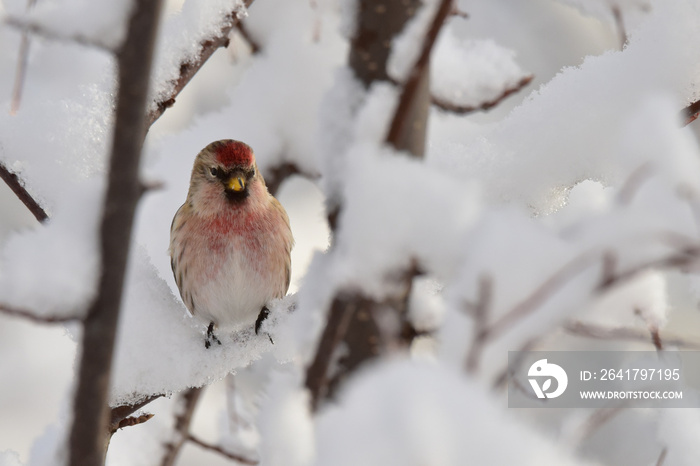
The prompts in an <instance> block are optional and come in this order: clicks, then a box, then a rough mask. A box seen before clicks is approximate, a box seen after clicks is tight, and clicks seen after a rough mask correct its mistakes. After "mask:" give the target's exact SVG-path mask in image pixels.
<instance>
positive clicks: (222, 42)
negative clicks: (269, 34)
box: [146, 0, 254, 127]
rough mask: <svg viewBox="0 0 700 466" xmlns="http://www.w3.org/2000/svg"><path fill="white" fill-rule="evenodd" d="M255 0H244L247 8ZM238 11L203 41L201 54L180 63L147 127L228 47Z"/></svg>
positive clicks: (157, 102)
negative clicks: (198, 73) (206, 65)
mask: <svg viewBox="0 0 700 466" xmlns="http://www.w3.org/2000/svg"><path fill="white" fill-rule="evenodd" d="M253 1H254V0H244V3H245V6H246V8H248V7H250V5H252V3H253ZM237 14H238V11H237V10H236V11H232V12H229V13H228V14H227V15H226V18H225V22H224V25H223V26H222V27H221V29H220V30H219V32H218V33H217V34H216V36H214V37H212V38H211V39H207V40H205V41H203V42H202V43H201V48H200V51H199V54H198V55H197V56H196V57H195V58H194V59H193V60H191V61H184V62H182V63H181V64H180V75H179V76H178V77H177V79H175V80H174V81H173V83H172V84H173V89H172V91H171V92H170V94H168V96H167V97H164V98H162V99H160V100H158V101H156V102H155V109H153V110H151V111H150V112H149V113H148V117H147V119H146V125H147V127H150V126H152V125H153V123H155V122H156V120H158V118H160V117H161V116H162V115H163V113H165V111H166V110H167V109H168V108H170V107H172V106H173V104H174V103H175V98H176V97H177V96H178V95H179V94H180V92H182V90H183V89H184V88H185V86H186V85H187V84H188V83H189V82H190V81H191V80H192V78H193V77H194V75H195V74H197V72H198V71H199V70H200V69H201V68H202V66H204V64H205V63H206V62H207V60H209V57H211V56H212V55H213V54H214V52H216V51H217V50H218V49H219V48H221V47H224V48H226V47H228V44H229V35H230V34H231V31H232V30H233V29H234V28H236V27H237V26H238V24H239V19H238V16H237Z"/></svg>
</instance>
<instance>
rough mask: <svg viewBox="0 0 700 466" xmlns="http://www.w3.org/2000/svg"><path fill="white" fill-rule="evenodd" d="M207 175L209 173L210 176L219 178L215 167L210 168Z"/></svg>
mask: <svg viewBox="0 0 700 466" xmlns="http://www.w3.org/2000/svg"><path fill="white" fill-rule="evenodd" d="M209 173H211V176H219V169H218V168H216V167H211V168H210V169H209Z"/></svg>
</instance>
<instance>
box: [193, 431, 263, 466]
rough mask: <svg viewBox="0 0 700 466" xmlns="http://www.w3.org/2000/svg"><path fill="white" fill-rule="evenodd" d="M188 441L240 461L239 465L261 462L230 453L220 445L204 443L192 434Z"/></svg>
mask: <svg viewBox="0 0 700 466" xmlns="http://www.w3.org/2000/svg"><path fill="white" fill-rule="evenodd" d="M187 440H189V441H190V442H192V443H194V444H196V445H199V446H200V447H202V448H204V449H206V450H209V451H213V452H215V453H218V454H220V455H222V456H225V457H226V458H228V459H230V460H233V461H238V462H239V463H242V464H250V465H256V464H258V463H259V461H257V460H252V459H250V458H246V457H245V456H241V455H237V454H235V453H231V452H229V451H226V450H224V449H223V448H221V447H220V446H218V445H212V444H210V443H207V442H204V441H202V440H200V439H198V438H197V437H195V436H193V435H192V434H190V435H188V436H187Z"/></svg>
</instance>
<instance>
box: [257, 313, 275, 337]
mask: <svg viewBox="0 0 700 466" xmlns="http://www.w3.org/2000/svg"><path fill="white" fill-rule="evenodd" d="M269 315H270V310H269V309H268V308H267V306H263V308H262V309H260V314H258V318H257V319H256V320H255V334H256V335H259V334H260V328H261V327H262V324H263V322H265V319H267V318H268V316H269ZM267 338H269V339H270V343H272V344H273V345H274V344H275V342H274V341H273V340H272V336H270V334H269V333H268V334H267Z"/></svg>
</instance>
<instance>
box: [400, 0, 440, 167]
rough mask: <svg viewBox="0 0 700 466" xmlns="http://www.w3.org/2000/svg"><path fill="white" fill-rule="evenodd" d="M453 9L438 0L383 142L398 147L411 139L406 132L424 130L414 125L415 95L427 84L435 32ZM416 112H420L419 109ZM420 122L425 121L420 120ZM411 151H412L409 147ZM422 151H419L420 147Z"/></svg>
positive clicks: (427, 86)
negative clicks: (438, 3) (437, 5)
mask: <svg viewBox="0 0 700 466" xmlns="http://www.w3.org/2000/svg"><path fill="white" fill-rule="evenodd" d="M451 11H452V0H441V2H440V5H439V7H438V10H437V12H436V13H435V17H434V18H433V21H432V23H431V24H430V28H429V29H428V32H427V34H426V36H425V39H424V40H423V46H422V48H421V52H420V55H419V56H418V60H417V61H416V63H415V65H413V69H412V70H411V73H410V74H409V76H408V79H407V80H406V83H405V84H404V87H403V91H402V92H401V97H400V98H399V104H398V107H397V108H396V112H395V113H394V118H393V120H392V122H391V126H390V127H389V134H388V135H387V137H386V142H387V143H389V144H391V145H392V146H394V147H395V148H397V149H399V150H400V149H404V148H406V140H407V139H410V138H409V136H408V135H409V134H410V133H412V132H415V131H416V130H417V129H418V130H419V131H422V132H423V133H424V132H425V128H424V127H421V128H416V123H419V124H420V122H417V121H416V112H417V110H416V109H415V108H414V107H415V106H417V105H420V104H421V99H419V98H418V95H419V93H420V92H421V86H425V87H426V89H428V88H429V85H428V81H427V80H428V79H429V72H428V71H429V66H430V53H431V52H432V50H433V46H434V45H435V41H436V40H437V36H438V33H439V32H440V29H442V25H443V23H444V22H445V19H446V18H447V16H449V14H450V12H451ZM418 112H420V111H419V110H418ZM422 124H423V126H424V125H425V121H422ZM411 152H412V153H414V155H420V154H416V153H415V152H414V151H411ZM421 152H422V151H421Z"/></svg>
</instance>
